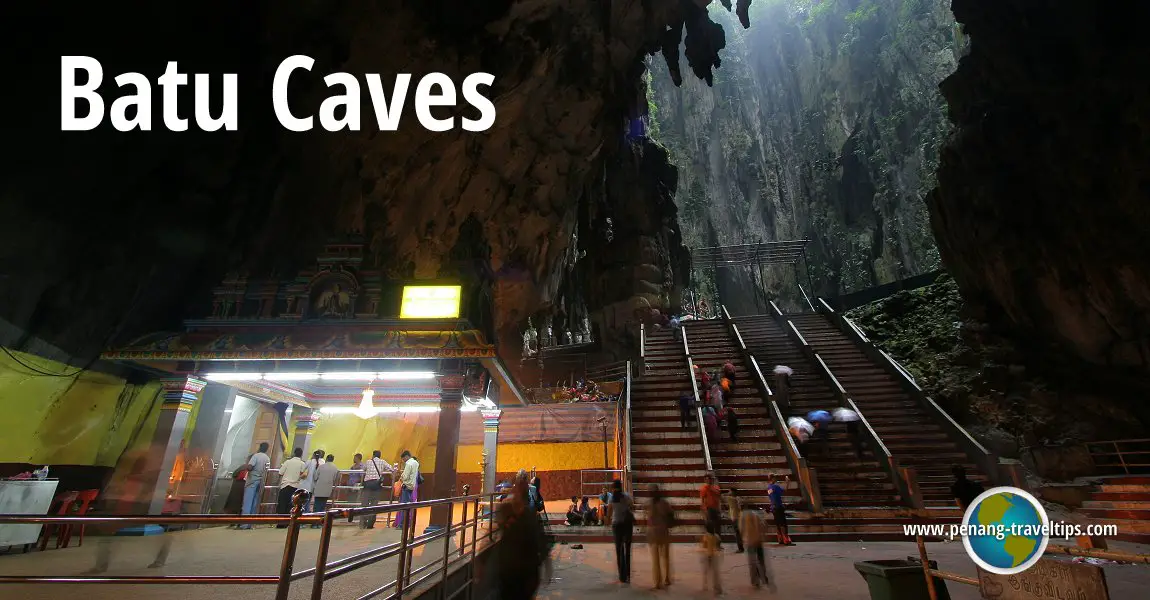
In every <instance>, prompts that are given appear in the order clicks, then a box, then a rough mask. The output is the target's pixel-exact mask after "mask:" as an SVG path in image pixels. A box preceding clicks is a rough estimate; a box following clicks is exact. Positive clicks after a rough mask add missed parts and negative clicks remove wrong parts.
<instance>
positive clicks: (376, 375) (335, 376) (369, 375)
mask: <svg viewBox="0 0 1150 600" xmlns="http://www.w3.org/2000/svg"><path fill="white" fill-rule="evenodd" d="M204 378H205V379H207V380H209V381H319V380H324V381H372V380H374V379H384V380H387V381H414V380H419V379H433V378H435V373H433V372H431V371H382V372H380V371H345V372H333V373H208V374H206V375H204Z"/></svg>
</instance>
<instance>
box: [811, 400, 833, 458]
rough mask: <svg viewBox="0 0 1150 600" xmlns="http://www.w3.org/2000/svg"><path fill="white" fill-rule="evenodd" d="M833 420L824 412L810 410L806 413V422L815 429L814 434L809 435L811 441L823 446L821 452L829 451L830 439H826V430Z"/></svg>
mask: <svg viewBox="0 0 1150 600" xmlns="http://www.w3.org/2000/svg"><path fill="white" fill-rule="evenodd" d="M833 420H834V417H832V416H831V413H829V412H827V411H825V410H812V411H811V412H809V413H807V421H808V422H809V423H810V424H811V425H813V426H814V428H815V430H814V432H813V433H811V441H812V442H814V441H818V442H820V443H821V444H822V446H823V452H829V451H830V448H829V442H830V439H829V438H828V437H827V429H828V428H829V427H830V424H831V421H833Z"/></svg>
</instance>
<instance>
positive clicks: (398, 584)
mask: <svg viewBox="0 0 1150 600" xmlns="http://www.w3.org/2000/svg"><path fill="white" fill-rule="evenodd" d="M400 510H402V511H403V529H401V530H400V534H399V560H398V561H397V567H396V572H395V598H396V600H401V599H402V598H403V575H404V571H405V570H406V567H407V542H408V539H409V538H408V535H407V531H408V529H410V527H409V526H410V525H411V510H410V509H406V508H404V509H400Z"/></svg>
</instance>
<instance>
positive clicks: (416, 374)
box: [379, 371, 435, 381]
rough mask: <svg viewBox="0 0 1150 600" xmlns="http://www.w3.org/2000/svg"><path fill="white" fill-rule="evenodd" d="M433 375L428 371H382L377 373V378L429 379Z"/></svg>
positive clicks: (400, 379) (399, 379) (433, 375)
mask: <svg viewBox="0 0 1150 600" xmlns="http://www.w3.org/2000/svg"><path fill="white" fill-rule="evenodd" d="M432 377H435V373H432V372H430V371H383V372H381V373H379V378H380V379H384V380H390V381H402V380H408V379H431V378H432Z"/></svg>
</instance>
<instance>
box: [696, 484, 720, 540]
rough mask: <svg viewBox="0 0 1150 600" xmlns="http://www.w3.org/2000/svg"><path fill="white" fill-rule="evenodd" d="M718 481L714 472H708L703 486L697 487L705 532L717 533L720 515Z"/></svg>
mask: <svg viewBox="0 0 1150 600" xmlns="http://www.w3.org/2000/svg"><path fill="white" fill-rule="evenodd" d="M720 494H721V491H720V490H719V481H718V479H716V478H715V475H714V473H708V474H707V478H706V481H704V483H703V486H702V487H701V488H699V501H700V505H701V508H702V511H703V524H704V526H705V527H706V530H707V533H713V534H715V535H719V532H720V527H721V522H722V516H721V514H720V512H719V505H720V504H719V497H720Z"/></svg>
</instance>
